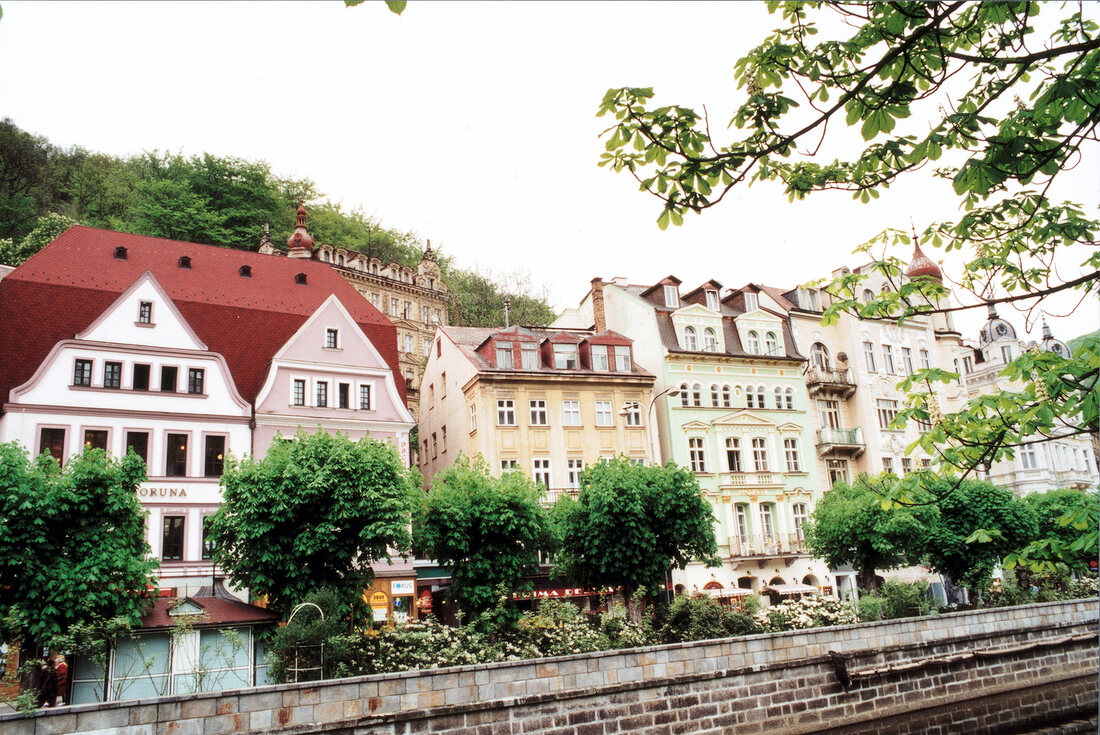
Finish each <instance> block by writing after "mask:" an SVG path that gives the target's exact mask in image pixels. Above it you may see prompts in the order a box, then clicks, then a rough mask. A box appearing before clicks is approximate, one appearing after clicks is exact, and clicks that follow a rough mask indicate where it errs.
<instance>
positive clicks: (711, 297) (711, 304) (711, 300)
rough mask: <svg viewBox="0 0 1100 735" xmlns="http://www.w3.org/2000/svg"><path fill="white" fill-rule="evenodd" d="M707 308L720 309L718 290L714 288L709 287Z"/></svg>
mask: <svg viewBox="0 0 1100 735" xmlns="http://www.w3.org/2000/svg"><path fill="white" fill-rule="evenodd" d="M707 308H708V309H710V310H711V311H718V292H717V291H715V290H714V289H709V288H708V289H707Z"/></svg>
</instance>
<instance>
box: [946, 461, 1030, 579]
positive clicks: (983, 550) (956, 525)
mask: <svg viewBox="0 0 1100 735" xmlns="http://www.w3.org/2000/svg"><path fill="white" fill-rule="evenodd" d="M937 483H938V484H939V485H940V486H941V487H940V488H935V487H933V492H936V491H937V489H938V490H939V495H940V497H941V499H940V500H939V502H938V506H939V514H938V515H937V517H936V520H935V522H934V523H932V524H931V527H930V528H929V529H928V532H927V536H926V543H925V558H926V559H927V561H928V563H929V564H930V565H931V566H932V568H933V569H934V570H936V571H937V572H939V573H941V574H945V575H947V577H948V578H949V579H950V580H951V581H952V582H953V583H954V584H957V585H960V586H965V587H969V588H971V589H974V590H979V591H980V590H984V589H986V588H987V587H988V586H989V582H990V578H991V576H992V574H993V570H994V569H995V568H996V566H997V564H998V563H999V562H1000V561H1001V559H1002V558H1003V557H1004V556H1005V554H1007V553H1009V552H1010V551H1015V550H1016V549H1019V548H1020V547H1022V546H1023V545H1025V544H1027V543H1028V542H1030V541H1031V540H1032V539H1034V538H1035V535H1036V534H1037V533H1038V530H1039V528H1038V522H1037V520H1036V515H1035V511H1033V510H1032V509H1031V508H1029V507H1028V506H1027V505H1025V504H1024V503H1023V502H1021V501H1020V500H1019V499H1017V498H1016V496H1015V495H1013V494H1012V492H1011V491H1009V490H1006V489H1004V488H1001V487H997V486H996V485H993V484H992V483H989V482H985V481H982V480H963V481H962V482H961V483H958V486H957V487H955V488H954V490H953V491H951V492H949V493H948V492H945V490H946V487H948V486H954V485H955V481H954V480H953V479H951V478H941V479H939V480H938V481H937ZM985 529H989V530H988V531H985Z"/></svg>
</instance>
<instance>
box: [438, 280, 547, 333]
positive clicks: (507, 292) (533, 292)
mask: <svg viewBox="0 0 1100 735" xmlns="http://www.w3.org/2000/svg"><path fill="white" fill-rule="evenodd" d="M443 279H444V280H445V281H446V282H447V284H448V287H449V288H450V295H451V305H450V315H451V323H452V324H454V325H456V326H461V327H496V326H500V325H502V324H504V323H505V322H506V321H507V323H508V324H521V325H523V326H528V327H541V326H545V325H547V324H549V323H550V322H552V321H554V318H555V316H556V314H555V313H554V310H553V309H551V308H550V306H549V304H547V302H546V298H547V293H546V288H545V286H543V287H542V289H541V291H540V290H537V289H536V288H535V287H534V285H533V284H532V283H531V277H530V275H529V274H526V273H522V272H519V271H517V272H514V273H512V274H510V275H508V276H505V277H494V276H493V275H492V274H491V273H490V274H483V273H480V272H478V271H477V270H473V271H468V270H461V269H458V268H452V269H448V270H447V271H446V272H445V273H444V274H443ZM505 300H507V302H508V318H507V319H505V314H504V311H505V309H504V303H505Z"/></svg>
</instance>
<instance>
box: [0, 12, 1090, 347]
mask: <svg viewBox="0 0 1100 735" xmlns="http://www.w3.org/2000/svg"><path fill="white" fill-rule="evenodd" d="M2 8H3V13H4V15H3V18H2V19H0V70H2V73H0V116H6V117H10V118H12V119H13V120H14V121H15V123H16V124H17V125H19V126H20V127H22V128H23V129H25V130H28V131H30V132H33V133H36V134H39V135H44V136H46V137H48V138H49V139H50V141H51V142H53V143H54V144H57V145H60V146H70V145H80V146H83V147H84V148H87V149H89V150H94V151H101V152H105V153H111V154H115V155H129V154H135V153H140V152H141V151H143V150H152V149H160V150H162V151H163V150H170V151H172V152H177V151H178V152H183V153H185V154H193V153H201V152H203V151H208V152H210V153H214V154H217V155H224V156H237V157H241V158H246V159H263V160H266V161H267V162H268V163H270V164H271V166H272V168H273V169H274V171H275V172H276V173H277V174H280V175H284V176H294V177H306V176H308V177H310V178H312V179H314V180H315V181H316V182H317V184H318V187H319V188H320V190H321V191H323V192H324V193H325V194H327V195H328V196H329V197H330V198H331V199H333V200H334V201H339V202H342V203H343V204H344V205H345V206H348V207H355V206H362V207H363V208H364V209H365V210H366V212H368V213H369V214H373V215H375V216H376V217H378V218H381V220H382V222H383V223H384V224H385V225H387V226H389V227H393V228H396V229H401V230H406V229H412V230H415V231H416V232H417V233H419V235H420V236H421V237H422V238H427V239H431V241H432V243H433V245H436V246H439V247H441V248H442V249H443V250H444V251H445V252H447V253H449V254H451V255H453V256H454V257H455V259H456V260H457V262H458V264H459V265H461V266H464V267H470V268H472V267H480V268H481V269H492V270H493V271H495V272H497V273H503V272H508V271H511V270H514V269H517V268H519V269H522V270H525V271H528V272H530V273H531V274H532V276H533V278H534V279H535V281H536V282H540V283H545V285H546V286H547V287H548V288H549V293H550V299H551V301H552V303H553V304H554V306H555V307H557V308H559V309H561V308H565V307H568V306H573V305H575V304H576V303H577V302H578V301H579V300H580V299H581V297H582V296H583V295H584V293H585V292H586V291H587V287H588V282H589V280H590V279H591V278H592V277H594V276H597V275H599V276H602V277H604V278H610V277H614V276H626V277H628V278H629V279H630V280H631V281H633V282H637V283H652V282H654V281H656V280H658V279H659V278H661V277H663V276H665V275H667V274H669V273H671V274H675V275H676V276H678V277H679V278H681V279H682V280H683V281H684V283H685V286H687V287H688V288H694V287H695V286H697V285H698V284H699V283H701V282H703V281H705V280H707V279H709V278H716V279H717V280H718V281H720V282H721V283H723V284H724V285H726V286H731V287H734V286H740V285H743V284H744V283H746V282H749V281H755V282H766V283H769V284H772V285H776V286H781V287H785V288H791V287H794V286H795V285H797V284H798V283H801V282H804V281H807V280H810V279H813V278H817V277H821V276H825V275H827V274H828V273H829V272H830V271H832V270H834V269H836V268H838V267H840V266H842V265H848V266H853V265H858V264H860V262H861V260H862V259H861V258H859V257H858V256H853V255H852V254H851V251H852V249H853V248H854V247H855V246H856V245H857V244H859V243H860V242H863V241H865V240H867V239H868V238H870V237H871V236H872V235H874V234H875V233H877V232H878V231H880V230H881V229H883V228H884V227H887V226H891V225H893V226H901V227H908V226H909V222H910V218H912V220H913V222H914V223H915V224H916V226H917V228H918V229H923V228H924V227H925V226H926V225H927V224H928V223H929V222H931V221H935V220H943V219H956V218H957V213H956V211H955V209H954V207H955V205H956V202H955V201H954V198H953V197H951V196H949V194H948V192H947V191H946V190H945V187H944V185H942V184H939V185H937V186H930V185H929V182H928V180H926V179H918V178H913V179H908V180H905V181H904V183H902V184H900V185H898V186H896V187H895V188H894V189H892V190H890V191H888V192H885V193H884V194H883V196H882V198H881V199H880V200H878V201H876V202H874V203H872V204H870V205H861V204H858V203H856V202H853V201H852V199H851V197H850V195H847V194H841V193H827V194H820V195H817V196H814V197H812V198H811V199H810V200H809V201H806V202H799V203H795V204H789V203H788V202H787V200H786V197H785V196H784V195H783V193H782V191H781V189H780V188H779V187H778V186H769V185H758V186H755V187H753V188H751V189H745V190H742V191H740V192H738V193H737V194H736V195H735V196H732V197H727V199H726V200H725V202H724V203H723V204H722V205H719V206H718V207H716V208H715V209H712V210H710V211H708V212H706V213H705V214H703V215H702V216H700V217H697V216H689V217H687V218H686V221H685V224H684V226H683V227H680V228H670V229H669V230H668V231H666V232H661V231H659V230H658V229H657V227H656V224H655V221H656V218H657V216H658V214H659V213H660V207H659V203H658V201H657V200H656V199H653V198H651V197H649V196H648V195H645V194H642V193H640V192H639V191H638V190H637V186H636V184H635V183H634V181H633V179H632V178H630V177H628V176H627V175H625V174H613V173H611V172H609V171H607V170H606V169H601V168H598V167H597V166H596V163H597V160H598V158H599V154H600V152H601V151H602V150H603V144H602V142H601V141H600V140H599V138H598V136H599V133H600V132H601V131H602V130H603V129H604V128H605V127H607V125H608V122H607V120H606V119H604V118H599V119H598V118H596V117H595V113H596V110H597V108H598V105H599V102H600V100H601V98H602V96H603V94H604V92H605V91H606V90H607V89H608V88H609V87H615V86H624V85H631V86H653V87H655V88H656V91H657V93H658V100H659V101H661V102H663V103H672V102H676V103H681V104H685V105H688V106H694V107H695V108H696V109H697V110H699V111H701V110H702V106H703V105H704V104H705V105H706V106H707V110H708V111H709V114H710V119H711V121H712V132H713V133H714V134H715V137H716V138H719V137H720V134H721V130H722V128H724V126H725V123H726V121H728V119H729V117H730V114H731V112H732V110H733V109H734V108H735V106H736V104H737V102H738V99H739V98H738V96H737V90H736V89H735V83H734V78H733V71H732V69H733V64H734V62H735V61H736V59H737V58H738V57H739V56H740V55H742V53H743V52H744V51H746V50H748V49H749V48H751V47H752V46H754V45H755V44H756V43H757V42H758V41H759V39H761V38H762V37H763V36H764V34H766V33H767V31H769V30H770V29H771V28H773V27H774V26H775V25H777V24H778V23H777V19H776V18H775V17H772V16H769V15H768V14H767V12H766V9H765V7H764V5H763V4H762V3H761V4H756V3H718V2H706V3H683V2H677V3H628V2H611V3H579V2H574V3H558V4H541V3H519V2H517V3H501V2H496V3H482V4H473V3H470V4H467V3H459V2H446V3H439V2H419V1H418V0H412V2H410V3H409V6H408V9H407V10H406V11H405V12H404V14H403V15H401V16H397V15H394V14H392V13H390V12H389V11H388V10H386V8H385V6H384V5H383V4H382V3H381V2H368V3H366V4H364V5H362V6H359V7H356V8H345V7H344V5H343V3H342V2H335V1H333V2H310V3H292V2H278V3H268V2H241V3H225V2H219V3H212V2H193V3H169V2H157V3H153V2H141V3H139V2H122V3H106V2H68V3H50V2H29V3H28V2H15V1H13V0H2ZM1094 14H1095V12H1094ZM1092 153H1093V155H1092V156H1091V158H1089V157H1086V164H1085V165H1082V166H1080V167H1078V169H1077V170H1076V171H1074V172H1073V173H1072V175H1071V176H1072V178H1071V176H1067V177H1066V179H1067V180H1066V181H1065V182H1064V183H1060V186H1061V187H1062V189H1063V195H1068V196H1069V197H1070V198H1073V199H1074V200H1076V201H1078V202H1080V203H1082V204H1085V205H1086V206H1087V207H1088V209H1089V210H1090V212H1091V213H1092V214H1093V215H1095V212H1096V208H1097V205H1098V203H1100V160H1098V159H1100V155H1096V153H1097V152H1096V150H1093V151H1092ZM257 229H259V228H257ZM258 234H259V233H258V232H257V235H258ZM273 234H274V233H273ZM899 254H900V253H899ZM929 255H931V256H932V257H933V259H936V260H940V259H941V258H943V254H942V252H929ZM904 257H908V253H906V254H905V255H904ZM946 265H947V269H948V272H949V274H950V273H951V270H952V267H953V265H954V263H953V262H952V261H951V260H948V261H947V264H946ZM1061 275H1062V276H1063V277H1067V278H1068V277H1071V275H1070V274H1067V273H1065V272H1062V274H1061ZM1075 303H1076V301H1075V300H1070V299H1066V298H1063V299H1060V300H1058V301H1057V303H1052V304H1051V307H1052V308H1051V310H1052V311H1057V310H1061V311H1067V310H1070V309H1072V308H1073V307H1074V304H1075ZM1001 311H1002V316H1008V317H1009V318H1011V319H1012V320H1013V321H1014V322H1016V324H1017V327H1023V326H1024V325H1023V318H1022V317H1021V316H1019V315H1015V314H1010V313H1006V312H1008V311H1009V310H1008V309H1005V308H1002V310H1001ZM983 319H984V314H980V313H978V314H974V313H972V312H971V316H968V317H963V318H962V319H960V324H961V325H962V326H963V328H964V330H965V331H966V332H967V335H966V336H968V337H976V331H977V328H978V325H979V324H980V323H981V321H983ZM1098 321H1100V316H1098V308H1097V302H1096V301H1095V299H1093V300H1091V301H1089V302H1087V303H1086V304H1084V305H1083V306H1082V307H1081V308H1079V309H1077V311H1076V313H1075V314H1074V315H1073V316H1072V317H1070V318H1064V319H1055V320H1052V323H1053V324H1054V326H1055V330H1056V332H1057V333H1058V335H1059V336H1061V337H1063V338H1069V337H1072V336H1075V335H1077V334H1080V333H1082V332H1085V331H1090V330H1092V329H1095V328H1097V326H1098ZM1037 330H1038V328H1037V327H1036V328H1035V330H1034V331H1033V334H1034V333H1036V332H1037Z"/></svg>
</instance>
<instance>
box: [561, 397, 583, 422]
mask: <svg viewBox="0 0 1100 735" xmlns="http://www.w3.org/2000/svg"><path fill="white" fill-rule="evenodd" d="M561 421H562V426H580V425H581V402H580V401H574V400H566V401H562V402H561Z"/></svg>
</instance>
